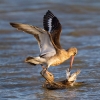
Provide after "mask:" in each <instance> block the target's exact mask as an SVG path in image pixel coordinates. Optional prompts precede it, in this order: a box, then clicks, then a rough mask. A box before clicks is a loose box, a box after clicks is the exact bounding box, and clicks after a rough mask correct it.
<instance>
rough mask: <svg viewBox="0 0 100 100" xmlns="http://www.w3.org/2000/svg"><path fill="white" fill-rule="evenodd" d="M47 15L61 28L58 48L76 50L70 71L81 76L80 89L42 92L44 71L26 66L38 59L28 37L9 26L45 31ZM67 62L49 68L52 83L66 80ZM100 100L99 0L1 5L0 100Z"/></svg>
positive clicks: (23, 0) (18, 0)
mask: <svg viewBox="0 0 100 100" xmlns="http://www.w3.org/2000/svg"><path fill="white" fill-rule="evenodd" d="M47 10H50V11H51V12H52V13H53V14H54V15H55V16H57V18H58V19H59V21H60V23H61V24H62V34H61V44H62V47H63V48H65V49H68V48H69V47H72V46H74V47H77V48H78V54H77V55H76V57H75V60H74V64H73V70H72V72H74V71H76V70H77V69H80V70H81V73H80V75H79V76H78V79H77V81H79V82H82V81H83V82H85V83H86V84H85V85H83V86H81V87H72V88H68V89H64V90H52V91H50V90H47V89H44V88H43V87H42V84H43V82H44V79H43V78H42V76H41V75H40V71H41V70H42V68H41V67H40V66H39V65H38V66H32V65H29V64H27V63H25V62H24V60H25V58H26V57H27V56H36V55H38V54H39V48H38V45H37V41H36V40H35V38H33V36H32V35H29V34H27V33H23V32H22V31H18V30H16V29H14V28H12V27H11V26H10V24H9V23H10V22H20V23H26V24H30V25H34V26H38V27H41V28H43V16H44V14H45V13H46V12H47ZM69 63H70V60H68V61H66V62H65V63H63V64H61V65H60V66H57V67H50V68H49V71H51V72H52V73H53V74H54V76H55V78H56V80H63V79H65V70H66V69H67V68H68V67H69ZM99 98H100V0H0V100H66V99H68V100H84V99H85V100H99Z"/></svg>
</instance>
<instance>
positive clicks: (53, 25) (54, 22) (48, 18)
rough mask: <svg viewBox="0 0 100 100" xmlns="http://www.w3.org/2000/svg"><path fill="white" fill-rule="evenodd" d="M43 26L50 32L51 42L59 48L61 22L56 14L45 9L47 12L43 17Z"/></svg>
mask: <svg viewBox="0 0 100 100" xmlns="http://www.w3.org/2000/svg"><path fill="white" fill-rule="evenodd" d="M43 26H44V29H45V30H46V31H48V32H49V33H51V35H52V39H53V42H54V43H55V45H56V46H57V47H58V48H61V45H60V34H61V30H62V28H61V24H60V22H59V20H58V18H57V17H56V16H54V15H53V13H52V12H51V11H49V10H48V11H47V13H46V14H45V15H44V17H43Z"/></svg>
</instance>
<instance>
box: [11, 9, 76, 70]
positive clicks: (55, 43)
mask: <svg viewBox="0 0 100 100" xmlns="http://www.w3.org/2000/svg"><path fill="white" fill-rule="evenodd" d="M10 25H11V26H12V27H14V28H17V29H18V30H22V31H24V32H26V33H29V34H32V35H34V37H35V38H36V40H37V42H38V45H39V48H40V55H39V56H38V57H27V58H26V60H25V62H28V63H31V64H33V65H37V64H40V65H42V66H44V65H46V66H45V68H46V69H47V68H49V67H50V66H57V65H60V64H61V63H63V62H64V61H66V60H68V59H69V58H70V57H71V62H70V68H69V69H70V70H71V68H72V64H73V60H74V56H75V55H76V54H77V48H75V47H71V48H69V49H67V50H65V49H62V47H61V45H60V41H59V40H60V34H61V30H62V28H61V24H60V22H59V20H58V18H57V17H56V16H54V14H53V13H52V12H51V11H49V10H48V11H47V12H46V14H45V15H44V17H43V26H44V29H41V28H39V27H35V26H32V25H28V24H21V23H10ZM70 70H69V71H70Z"/></svg>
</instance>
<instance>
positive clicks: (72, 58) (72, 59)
mask: <svg viewBox="0 0 100 100" xmlns="http://www.w3.org/2000/svg"><path fill="white" fill-rule="evenodd" d="M74 57H75V56H72V57H71V62H70V67H69V72H70V71H71V69H72V65H73V61H74Z"/></svg>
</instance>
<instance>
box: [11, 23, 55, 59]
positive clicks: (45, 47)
mask: <svg viewBox="0 0 100 100" xmlns="http://www.w3.org/2000/svg"><path fill="white" fill-rule="evenodd" d="M10 25H11V26H12V27H14V28H17V29H18V30H22V31H24V32H27V33H29V34H32V35H34V37H35V38H36V39H37V42H38V45H39V48H40V56H45V57H51V56H54V55H55V54H56V49H55V47H54V45H53V44H52V40H51V39H50V36H51V35H50V34H49V33H48V32H47V31H45V30H44V29H41V28H38V27H35V26H31V25H28V24H21V23H10Z"/></svg>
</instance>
